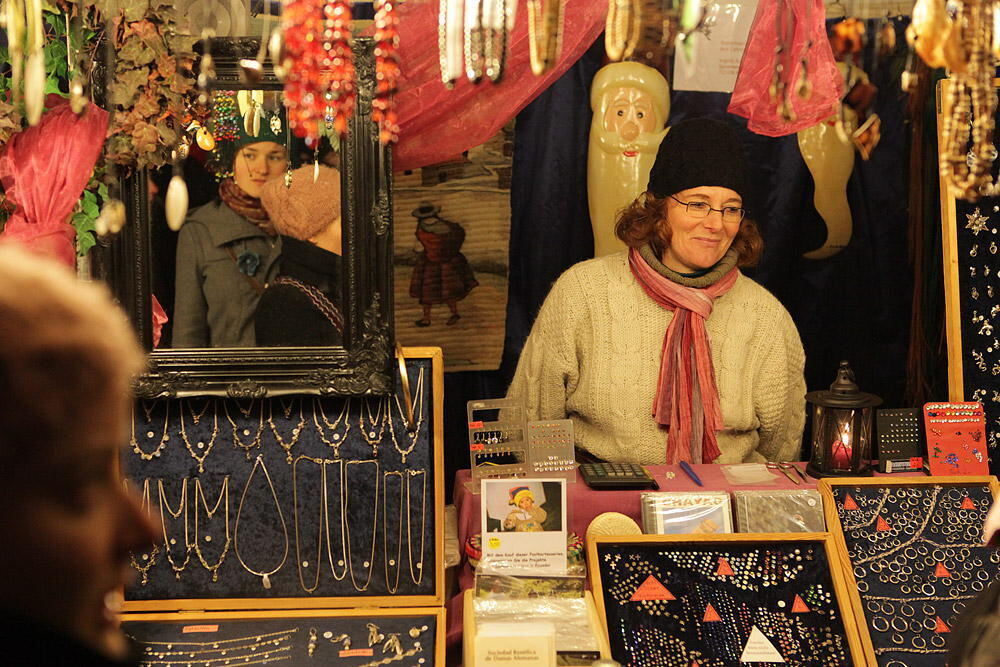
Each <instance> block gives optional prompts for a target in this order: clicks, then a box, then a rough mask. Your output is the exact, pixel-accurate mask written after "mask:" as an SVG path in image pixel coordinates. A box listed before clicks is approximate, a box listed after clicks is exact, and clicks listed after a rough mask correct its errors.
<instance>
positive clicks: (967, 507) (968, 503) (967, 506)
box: [959, 496, 976, 510]
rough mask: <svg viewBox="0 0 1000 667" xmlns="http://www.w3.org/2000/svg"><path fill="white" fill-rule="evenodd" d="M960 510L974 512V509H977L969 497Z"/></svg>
mask: <svg viewBox="0 0 1000 667" xmlns="http://www.w3.org/2000/svg"><path fill="white" fill-rule="evenodd" d="M959 509H963V510H974V509H976V503H974V502H972V498H970V497H969V496H966V497H965V500H963V501H962V505H961V507H959Z"/></svg>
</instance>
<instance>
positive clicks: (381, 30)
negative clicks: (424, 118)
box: [372, 0, 399, 146]
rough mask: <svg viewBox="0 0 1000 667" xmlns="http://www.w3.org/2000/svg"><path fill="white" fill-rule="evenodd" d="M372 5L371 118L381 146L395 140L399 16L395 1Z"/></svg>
mask: <svg viewBox="0 0 1000 667" xmlns="http://www.w3.org/2000/svg"><path fill="white" fill-rule="evenodd" d="M376 7H377V8H378V9H377V11H376V12H375V96H374V98H373V99H372V121H374V122H375V124H376V125H377V126H378V130H379V133H378V139H379V142H380V143H381V144H382V145H383V146H385V145H387V144H390V143H395V142H396V141H397V140H398V139H399V124H398V122H397V121H398V116H397V114H396V107H395V104H394V103H393V95H395V94H396V89H397V87H398V82H399V53H398V47H399V16H398V15H397V13H396V0H379V2H377V3H376Z"/></svg>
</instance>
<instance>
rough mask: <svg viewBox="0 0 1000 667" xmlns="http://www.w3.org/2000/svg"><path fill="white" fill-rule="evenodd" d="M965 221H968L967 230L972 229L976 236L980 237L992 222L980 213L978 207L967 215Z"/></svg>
mask: <svg viewBox="0 0 1000 667" xmlns="http://www.w3.org/2000/svg"><path fill="white" fill-rule="evenodd" d="M965 219H966V220H967V222H966V224H965V228H966V229H971V230H972V233H973V234H975V235H976V236H979V232H981V231H983V230H984V229H986V223H987V222H989V221H990V219H989V218H988V217H986V216H985V215H983V214H982V213H980V212H979V207H978V206H977V207H976V210H975V211H973V212H972V213H966V214H965Z"/></svg>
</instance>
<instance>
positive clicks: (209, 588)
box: [123, 348, 444, 611]
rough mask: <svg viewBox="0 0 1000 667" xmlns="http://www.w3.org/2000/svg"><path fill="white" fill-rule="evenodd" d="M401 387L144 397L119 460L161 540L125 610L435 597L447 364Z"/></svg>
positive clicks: (438, 592)
mask: <svg viewBox="0 0 1000 667" xmlns="http://www.w3.org/2000/svg"><path fill="white" fill-rule="evenodd" d="M404 354H405V357H406V370H407V373H406V375H407V379H408V386H409V388H410V396H412V401H413V403H412V421H410V414H411V411H410V410H408V409H407V408H406V405H407V399H406V396H405V392H404V389H405V387H403V385H404V384H407V383H406V382H404V381H403V380H402V379H400V378H397V382H396V389H397V393H396V394H390V395H389V396H381V397H377V396H368V397H355V398H341V397H338V398H335V399H334V398H319V397H313V396H290V397H276V398H273V399H254V400H234V399H215V398H208V399H196V398H191V399H181V400H161V401H139V402H137V404H136V407H135V413H134V415H133V430H132V439H131V443H130V444H131V447H130V448H128V449H127V450H126V452H125V454H124V455H123V468H124V471H125V473H126V476H127V477H128V478H129V479H130V480H131V483H132V484H133V485H135V486H137V487H138V490H139V492H140V493H141V495H142V499H143V504H144V505H146V506H147V507H149V509H150V511H151V513H152V515H153V519H154V523H155V524H156V525H157V527H158V528H159V529H160V530H161V531H162V535H163V542H162V543H161V544H160V545H158V546H157V547H155V548H154V549H152V550H151V551H149V552H145V553H135V554H131V559H132V565H133V567H134V568H135V569H136V570H138V572H139V576H138V577H137V581H136V582H135V583H134V584H133V585H132V586H131V587H130V588H128V589H127V591H126V600H127V601H126V603H125V610H126V611H139V610H164V609H198V610H210V609H255V608H303V607H310V608H317V607H343V606H358V605H365V606H380V605H391V606H412V605H428V604H438V605H439V604H442V603H443V599H444V577H443V554H444V547H443V539H444V533H443V530H444V522H443V514H442V513H443V507H444V491H443V477H442V464H443V462H442V459H441V456H442V445H441V437H442V435H441V434H442V424H441V420H442V417H441V413H442V388H443V369H442V358H441V352H440V349H439V348H411V349H408V350H406V351H404Z"/></svg>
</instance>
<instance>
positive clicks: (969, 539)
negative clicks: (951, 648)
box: [819, 477, 1000, 667]
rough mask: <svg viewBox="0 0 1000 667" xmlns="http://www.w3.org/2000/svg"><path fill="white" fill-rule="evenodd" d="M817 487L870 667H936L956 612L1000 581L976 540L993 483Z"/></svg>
mask: <svg viewBox="0 0 1000 667" xmlns="http://www.w3.org/2000/svg"><path fill="white" fill-rule="evenodd" d="M819 488H820V493H822V494H823V502H824V506H825V508H826V509H825V511H826V513H827V519H826V522H827V526H828V527H829V528H830V530H831V531H835V536H836V541H837V545H838V550H839V551H840V552H841V555H842V562H843V564H844V567H845V568H846V571H845V576H846V577H848V580H849V582H850V583H851V584H853V585H852V586H851V587H850V590H851V597H852V600H853V603H854V605H855V611H856V613H855V616H856V617H857V619H858V623H859V626H862V627H864V628H865V629H864V630H863V631H862V632H861V640H862V642H863V643H864V645H865V648H866V651H868V652H871V653H872V654H873V655H874V656H876V657H875V661H874V662H873V664H878V665H881V666H882V667H898V666H899V665H906V666H907V667H925V666H926V667H930V666H932V665H933V666H937V665H941V664H943V661H944V656H945V655H946V654H947V652H948V639H949V637H950V636H951V634H950V633H951V630H952V628H953V627H954V624H955V619H956V617H957V616H958V614H959V612H961V611H962V609H963V608H964V607H965V605H966V604H967V603H968V602H969V601H970V600H971V599H972V598H974V597H975V596H976V595H978V594H979V593H980V592H981V591H983V590H985V588H986V587H987V586H989V584H990V582H992V581H993V580H995V579H996V578H997V576H998V575H1000V553H998V552H997V551H996V550H994V549H989V548H987V547H985V546H983V539H982V527H983V521H984V519H985V518H986V513H987V512H988V511H989V508H990V506H991V505H992V503H993V498H994V496H995V494H996V493H997V492H998V491H1000V487H998V485H997V481H996V478H995V477H923V478H913V477H906V478H902V479H900V480H898V481H887V480H886V479H885V478H877V479H872V478H846V479H838V480H830V479H824V480H820V484H819Z"/></svg>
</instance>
